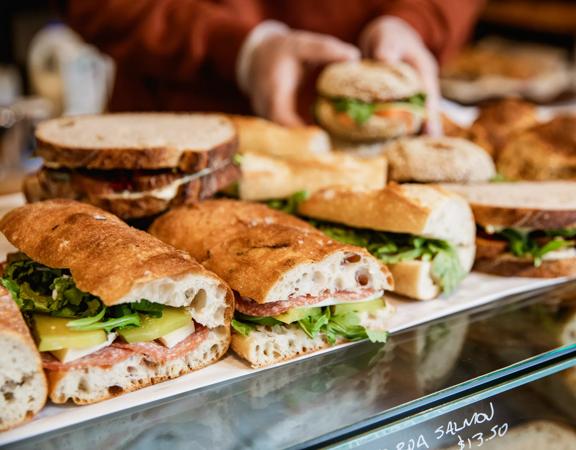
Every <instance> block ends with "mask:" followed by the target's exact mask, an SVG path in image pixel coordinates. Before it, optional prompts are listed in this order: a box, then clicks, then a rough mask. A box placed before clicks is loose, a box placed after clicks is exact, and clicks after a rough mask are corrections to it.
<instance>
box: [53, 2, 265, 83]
mask: <svg viewBox="0 0 576 450" xmlns="http://www.w3.org/2000/svg"><path fill="white" fill-rule="evenodd" d="M239 3H240V2H239ZM236 9H238V8H236ZM64 14H65V18H66V20H67V22H68V23H69V25H70V26H71V27H72V28H73V29H75V30H76V31H77V32H78V33H79V34H80V35H81V36H82V37H83V38H84V39H85V40H87V41H88V42H90V43H92V44H94V45H96V46H97V47H99V48H100V49H101V50H102V51H103V52H105V53H107V54H109V55H110V56H112V58H114V60H116V62H117V63H118V64H120V65H122V66H123V67H125V68H127V69H128V70H132V71H135V72H138V73H140V74H143V75H145V76H151V77H155V78H160V79H166V80H171V81H188V80H190V79H191V78H193V77H194V75H195V74H196V72H197V71H198V70H199V68H200V67H201V66H203V65H206V64H207V65H210V66H212V67H213V68H214V69H215V70H216V72H217V73H218V74H219V75H220V76H222V77H223V78H225V79H229V80H234V78H235V67H236V59H237V57H238V52H239V50H240V47H241V46H242V43H243V41H244V39H245V38H246V36H247V35H248V33H249V32H250V30H251V29H252V28H253V27H254V26H255V25H256V23H255V22H256V21H255V19H254V18H251V17H246V15H244V16H243V15H242V13H241V11H239V10H235V8H232V7H230V6H225V5H222V4H218V3H217V2H211V1H209V0H69V1H68V2H67V4H66V8H65V10H64Z"/></svg>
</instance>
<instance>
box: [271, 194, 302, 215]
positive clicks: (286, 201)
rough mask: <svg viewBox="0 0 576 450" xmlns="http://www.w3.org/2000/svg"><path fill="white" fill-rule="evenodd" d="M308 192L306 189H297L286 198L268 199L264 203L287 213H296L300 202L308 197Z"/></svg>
mask: <svg viewBox="0 0 576 450" xmlns="http://www.w3.org/2000/svg"><path fill="white" fill-rule="evenodd" d="M308 196H309V194H308V192H306V191H299V192H296V193H294V194H292V195H291V196H290V197H288V198H282V199H274V200H269V201H268V202H266V204H267V205H268V206H269V207H270V208H273V209H277V210H278V211H282V212H285V213H288V214H297V213H298V207H299V206H300V203H302V202H303V201H304V200H306V199H307V198H308Z"/></svg>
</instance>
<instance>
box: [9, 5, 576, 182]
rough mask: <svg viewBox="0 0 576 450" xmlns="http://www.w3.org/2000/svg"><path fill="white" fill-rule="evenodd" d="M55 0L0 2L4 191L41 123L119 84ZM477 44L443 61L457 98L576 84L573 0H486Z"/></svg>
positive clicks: (83, 108) (103, 100)
mask: <svg viewBox="0 0 576 450" xmlns="http://www.w3.org/2000/svg"><path fill="white" fill-rule="evenodd" d="M55 6H57V2H46V1H41V0H19V1H9V0H5V1H3V2H1V4H0V133H1V134H0V139H1V148H0V149H1V151H0V193H5V192H10V191H14V190H16V189H18V187H19V180H20V176H21V172H22V171H24V172H27V171H30V170H34V169H35V168H36V167H37V166H38V165H39V162H38V161H36V160H34V159H30V155H31V152H32V149H33V139H32V132H31V130H32V129H33V126H34V124H35V123H37V122H38V121H39V120H42V119H45V118H49V117H55V116H59V115H73V114H87V113H98V112H102V111H105V110H106V104H107V101H108V99H109V97H110V94H111V91H112V88H113V83H114V63H113V61H112V60H111V58H109V57H108V56H106V55H104V54H102V53H101V52H100V51H98V50H97V49H96V48H95V47H93V46H91V45H88V44H86V43H84V42H83V41H82V39H81V38H80V37H79V36H78V35H77V34H76V33H75V32H73V31H72V30H71V29H69V28H68V27H67V26H66V25H65V24H63V23H62V21H61V20H60V19H59V16H58V13H57V11H56V8H55ZM534 44H536V46H535V45H534ZM470 46H472V47H471V48H468V49H465V50H464V51H463V53H462V54H461V56H460V57H456V58H455V59H453V60H452V61H449V62H448V64H447V65H445V67H443V68H442V74H443V75H442V76H443V82H442V89H443V94H444V96H445V97H447V98H449V99H450V100H452V101H455V102H458V103H460V104H467V105H475V104H478V103H482V102H483V101H485V100H487V99H493V98H494V97H504V96H508V95H517V96H518V95H519V96H521V97H525V98H528V99H529V100H532V101H536V102H539V103H547V104H549V103H554V102H558V101H566V99H569V98H571V97H572V96H573V94H574V90H575V89H574V84H576V82H575V79H576V76H575V73H576V69H575V67H576V64H575V55H576V50H575V49H576V1H574V0H564V1H560V0H554V1H536V0H491V1H487V3H486V5H485V7H484V10H483V12H482V13H481V15H480V18H479V21H478V22H477V24H476V26H475V30H474V32H473V35H472V39H471V42H470ZM544 66H547V67H549V69H550V70H549V72H550V74H551V75H550V76H551V78H550V80H549V81H548V82H546V83H544V87H542V86H543V85H542V84H540V85H539V86H536V87H534V88H530V89H528V88H519V87H518V86H519V83H518V82H516V83H514V82H509V83H504V82H496V83H494V82H492V83H491V84H490V83H488V84H482V83H481V84H480V85H479V87H477V88H476V89H472V90H471V89H469V87H468V85H469V84H470V83H469V82H470V81H474V80H476V79H477V78H478V77H479V75H497V76H504V77H505V78H507V79H516V81H518V80H520V81H521V80H523V79H524V80H526V79H528V78H530V77H532V76H534V72H535V71H536V72H538V71H540V72H541V71H542V70H543V69H542V68H543V67H544ZM479 67H481V70H480V72H483V73H481V74H479V73H478V72H479ZM552 78H553V80H552ZM497 80H498V78H497ZM463 82H464V84H465V86H464V87H463V86H462V83H463ZM520 84H522V83H520ZM551 86H552V87H551ZM519 89H520V90H519ZM522 89H524V90H522Z"/></svg>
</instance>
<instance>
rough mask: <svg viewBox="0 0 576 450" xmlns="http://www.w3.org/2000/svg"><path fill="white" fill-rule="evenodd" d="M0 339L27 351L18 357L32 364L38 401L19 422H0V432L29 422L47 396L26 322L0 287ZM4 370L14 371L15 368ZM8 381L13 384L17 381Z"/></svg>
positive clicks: (40, 364)
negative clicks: (21, 346)
mask: <svg viewBox="0 0 576 450" xmlns="http://www.w3.org/2000/svg"><path fill="white" fill-rule="evenodd" d="M0 337H8V338H9V339H12V340H13V341H15V342H19V343H21V344H22V345H23V346H25V347H26V348H27V349H28V350H29V354H27V355H19V356H20V357H23V358H27V360H28V361H27V362H32V365H33V366H34V367H35V369H34V379H35V382H36V383H38V384H39V386H34V387H35V388H36V389H37V390H35V392H34V395H35V396H37V397H38V398H39V400H40V401H39V402H37V403H36V405H35V408H33V409H31V410H27V411H26V412H25V414H22V415H21V417H20V419H19V420H16V421H13V422H11V423H5V422H4V421H3V420H0V431H5V430H8V429H10V428H13V427H16V426H18V425H21V424H22V423H23V422H26V421H28V420H31V419H32V418H33V417H34V416H35V415H36V414H37V413H38V412H39V411H40V410H41V409H42V408H43V407H44V404H45V403H46V399H47V396H48V384H47V381H46V377H45V374H44V370H43V369H42V360H41V359H40V354H39V353H38V350H37V347H36V344H35V343H34V340H33V339H32V336H31V335H30V330H29V329H28V326H27V325H26V322H25V321H24V318H23V317H22V314H21V313H20V310H19V309H18V306H17V305H16V303H15V302H14V301H13V300H12V298H11V297H10V294H8V292H7V291H6V290H5V289H4V288H2V287H0ZM5 350H6V349H4V351H5ZM5 369H12V370H16V368H15V367H14V368H5ZM27 376H28V377H29V379H28V381H26V380H24V381H23V383H31V382H32V381H31V379H32V376H31V374H30V373H27ZM8 381H12V382H14V383H15V382H17V381H18V380H8ZM18 388H22V386H15V387H14V389H18ZM9 393H11V392H9V390H7V391H6V392H4V395H8V394H9ZM13 401H15V400H13ZM16 407H22V405H16ZM1 415H2V414H0V416H1Z"/></svg>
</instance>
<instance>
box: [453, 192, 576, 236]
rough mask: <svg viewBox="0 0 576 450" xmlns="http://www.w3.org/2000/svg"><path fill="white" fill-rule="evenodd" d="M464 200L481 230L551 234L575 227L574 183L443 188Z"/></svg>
mask: <svg viewBox="0 0 576 450" xmlns="http://www.w3.org/2000/svg"><path fill="white" fill-rule="evenodd" d="M444 187H445V188H446V189H449V190H451V191H453V192H456V193H458V194H460V195H462V196H464V197H465V198H466V199H467V200H468V201H469V202H470V205H471V207H472V210H473V212H474V219H475V221H476V223H477V224H479V225H481V226H483V227H485V228H486V227H490V226H493V227H510V228H514V227H516V228H518V227H522V228H528V229H540V230H553V229H558V228H569V227H575V226H576V182H570V181H548V182H515V183H479V184H475V185H458V184H446V185H444Z"/></svg>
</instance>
